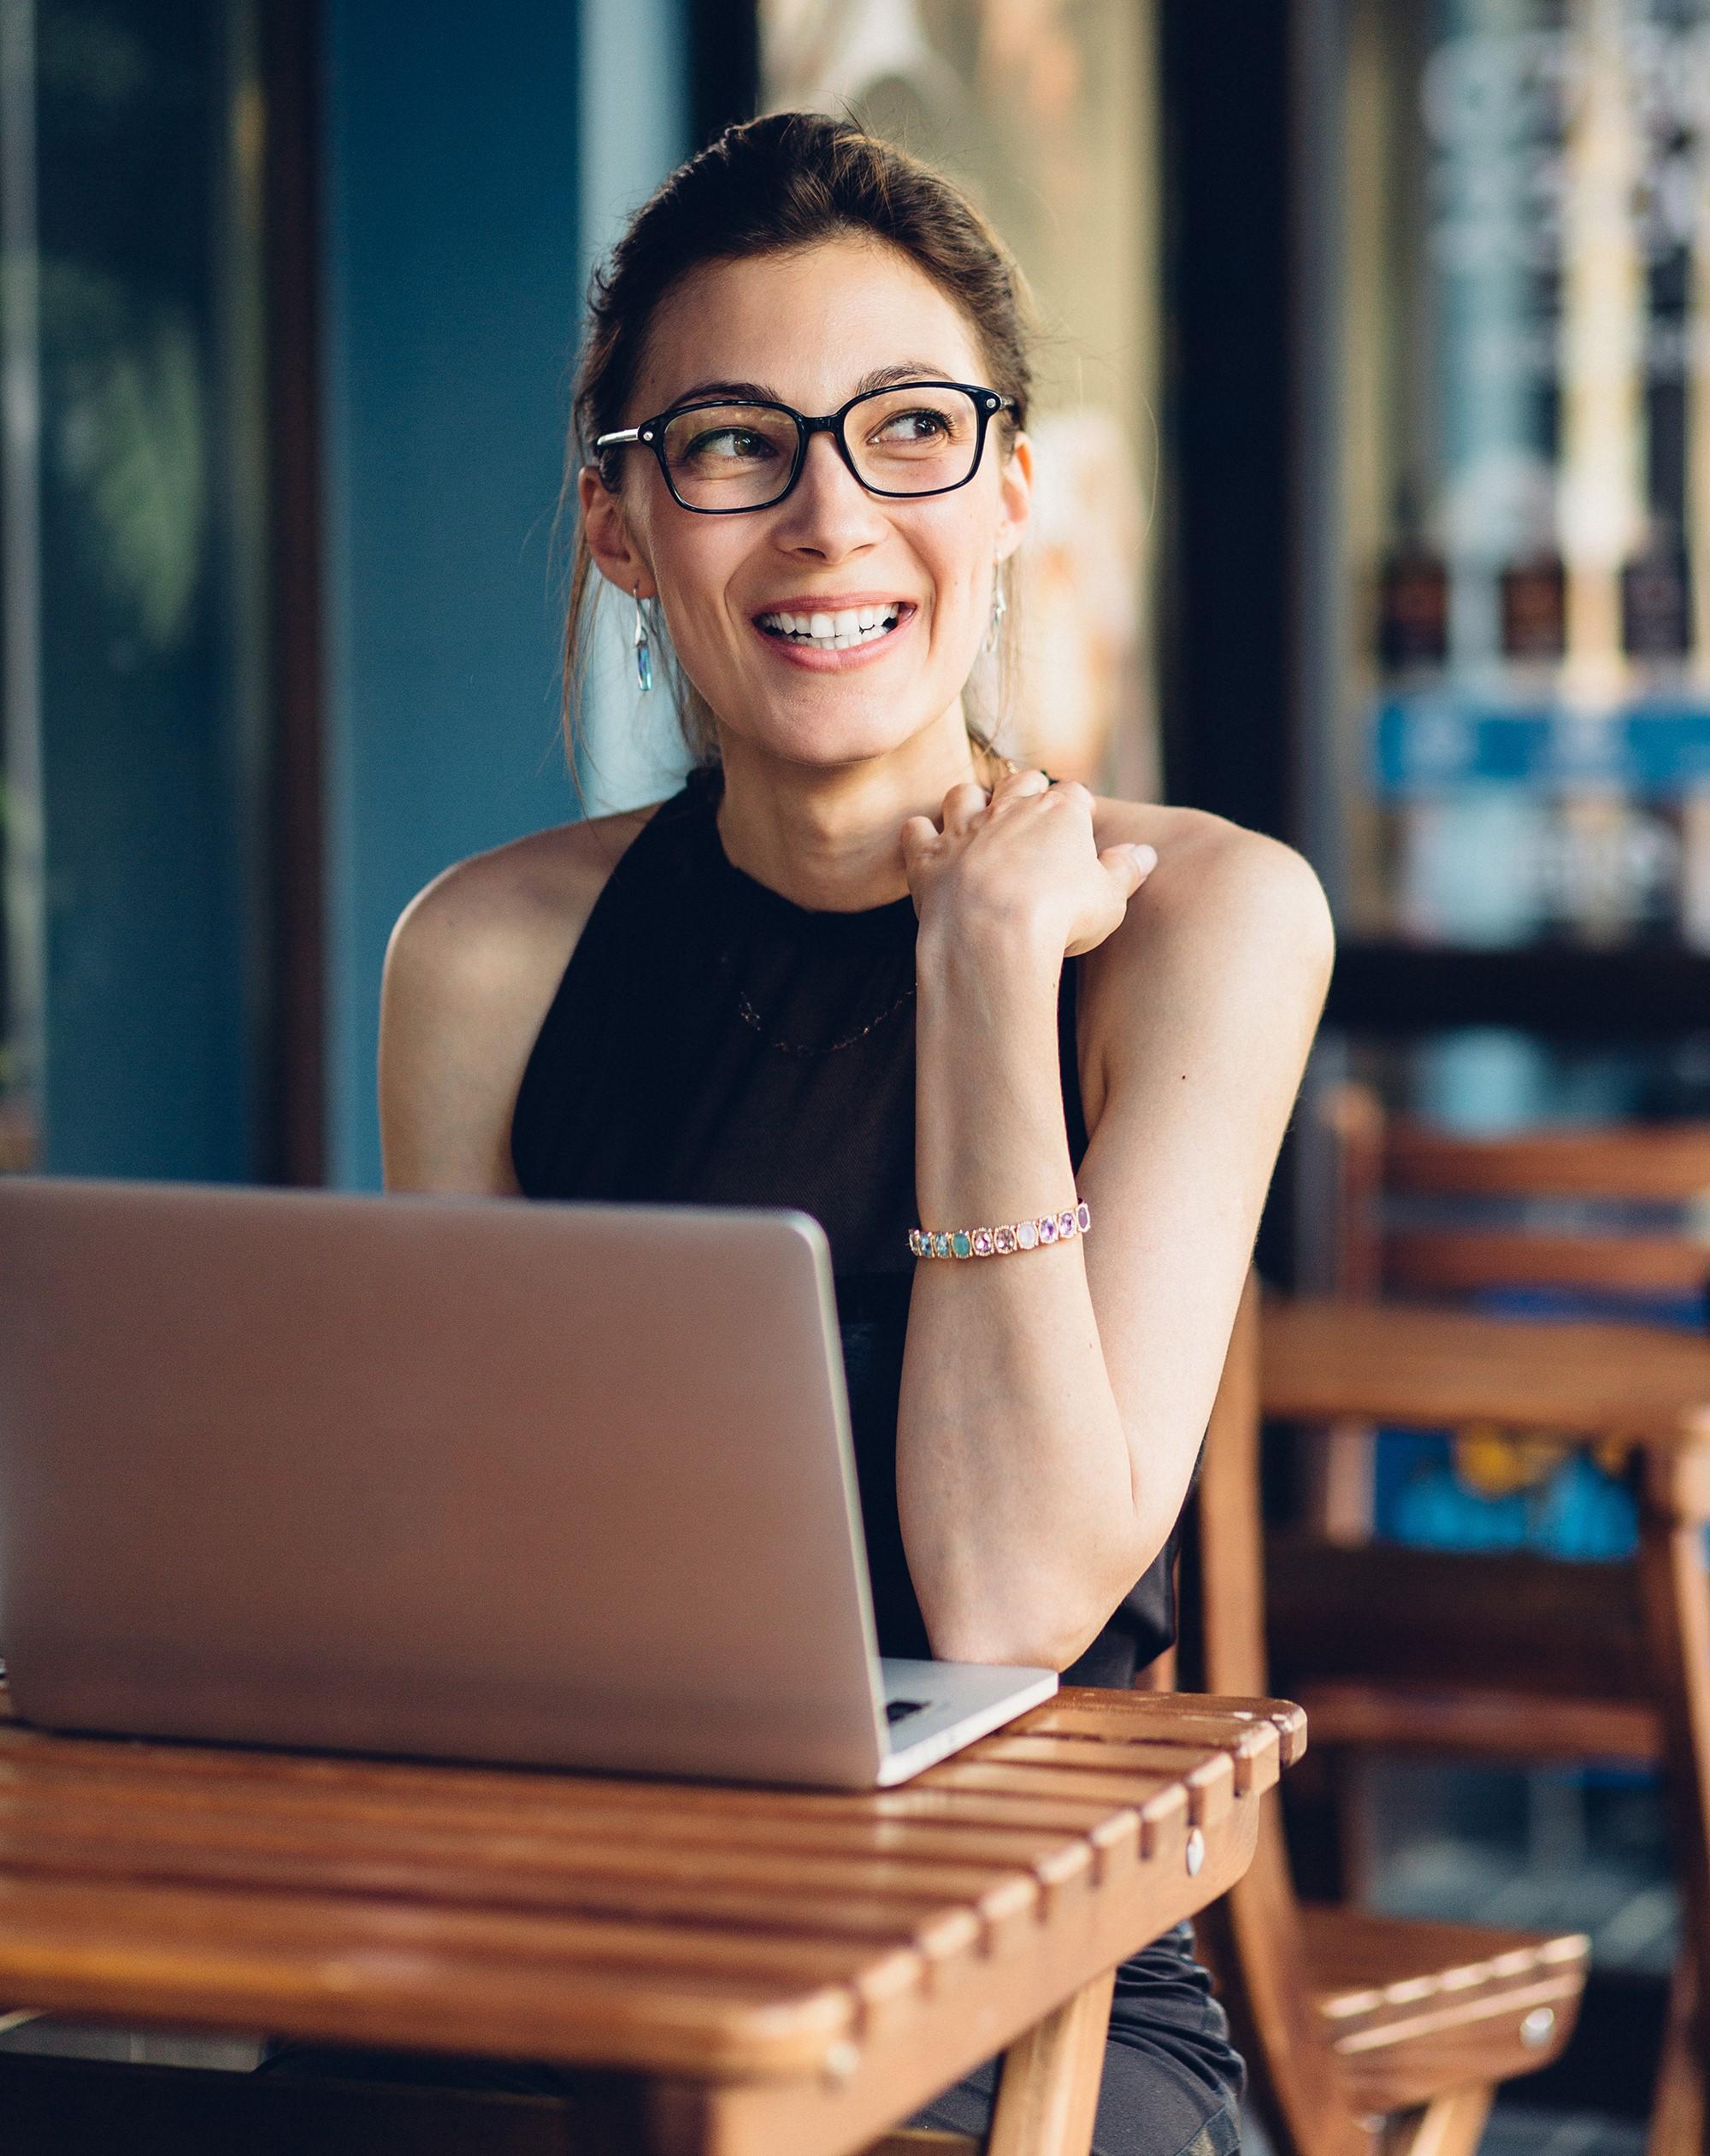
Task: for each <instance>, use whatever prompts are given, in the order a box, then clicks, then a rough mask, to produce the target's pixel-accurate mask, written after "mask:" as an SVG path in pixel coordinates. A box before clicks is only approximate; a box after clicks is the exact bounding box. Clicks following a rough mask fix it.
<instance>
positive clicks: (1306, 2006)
mask: <svg viewBox="0 0 1710 2156" xmlns="http://www.w3.org/2000/svg"><path fill="white" fill-rule="evenodd" d="M1259 1437H1260V1423H1259V1277H1258V1275H1257V1274H1256V1273H1249V1274H1248V1275H1247V1286H1246V1288H1245V1290H1244V1292H1243V1293H1242V1295H1241V1306H1240V1308H1239V1310H1238V1311H1237V1312H1236V1315H1235V1327H1234V1330H1233V1332H1232V1334H1231V1335H1230V1338H1229V1352H1228V1355H1227V1357H1226V1358H1225V1361H1224V1374H1223V1379H1222V1381H1221V1383H1220V1384H1219V1386H1218V1396H1217V1399H1216V1402H1215V1404H1214V1405H1213V1407H1212V1416H1211V1421H1210V1423H1209V1424H1208V1426H1207V1428H1206V1446H1205V1453H1204V1457H1203V1458H1202V1460H1201V1462H1200V1475H1199V1481H1198V1484H1197V1487H1196V1491H1195V1495H1194V1503H1193V1505H1192V1507H1191V1508H1190V1511H1189V1514H1188V1529H1187V1533H1186V1535H1185V1537H1184V1540H1183V1548H1182V1666H1183V1669H1184V1671H1185V1673H1186V1676H1185V1681H1186V1682H1187V1683H1188V1685H1190V1686H1191V1687H1193V1688H1195V1689H1202V1690H1205V1691H1207V1692H1215V1693H1222V1694H1225V1695H1229V1696H1234V1697H1240V1698H1248V1699H1252V1698H1262V1697H1263V1696H1264V1695H1265V1689H1266V1669H1265V1538H1264V1523H1263V1518H1262V1513H1261V1507H1260V1499H1259ZM1309 1741H1310V1733H1309ZM1199 1928H1200V1937H1201V1940H1202V1942H1203V1944H1204V1947H1205V1949H1206V1957H1207V1959H1208V1960H1209V1962H1210V1963H1211V1965H1212V1968H1213V1970H1215V1971H1216V1973H1217V1975H1218V1978H1219V1983H1220V1988H1221V1991H1222V1993H1223V1996H1224V2003H1225V2005H1226V2006H1227V2007H1228V2009H1229V2018H1230V2021H1231V2023H1232V2024H1233V2027H1234V2031H1235V2041H1236V2043H1237V2045H1238V2046H1239V2047H1240V2048H1241V2051H1242V2052H1243V2053H1245V2054H1246V2055H1247V2059H1248V2061H1249V2063H1250V2065H1252V2067H1253V2088H1252V2099H1253V2102H1254V2104H1255V2105H1256V2106H1257V2107H1258V2108H1259V2113H1260V2116H1261V2118H1263V2119H1264V2122H1265V2128H1266V2129H1267V2131H1268V2132H1269V2134H1270V2135H1271V2140H1272V2141H1273V2142H1274V2144H1275V2146H1276V2147H1277V2152H1278V2156H1367V2152H1369V2151H1370V2149H1371V2146H1372V2141H1371V2133H1370V2130H1369V2129H1367V2128H1366V2127H1365V2125H1364V2124H1362V2122H1361V2121H1360V2119H1359V2117H1358V2116H1357V2115H1356V2112H1355V2110H1354V2106H1353V2101H1352V2100H1351V2097H1350V2094H1349V2092H1348V2088H1347V2082H1346V2078H1345V2076H1344V2074H1343V2071H1342V2068H1341V2062H1340V2060H1339V2059H1337V2058H1336V2053H1335V2052H1334V2051H1333V2050H1332V2048H1331V2046H1330V2035H1329V2032H1328V2030H1327V2029H1326V2027H1325V2025H1324V2020H1323V2018H1322V2016H1321V2015H1320V2014H1319V2012H1318V2008H1317V2006H1316V2003H1315V2001H1314V2000H1313V1996H1312V1984H1311V1981H1310V1976H1309V1972H1308V1970H1307V1966H1306V1952H1305V1945H1304V1941H1303V1937H1302V1933H1301V1925H1300V1907H1299V1905H1298V1903H1297V1901H1296V1900H1295V1895H1294V1878H1293V1876H1292V1874H1291V1872H1290V1870H1289V1865H1288V1850H1287V1847H1286V1845H1285V1843H1284V1841H1283V1837H1282V1818H1281V1815H1280V1813H1279V1811H1278V1810H1277V1795H1276V1793H1275V1792H1272V1793H1271V1794H1268V1795H1267V1796H1266V1797H1265V1800H1264V1806H1263V1809H1262V1811H1261V1813H1260V1817H1259V1840H1258V1845H1257V1847H1256V1849H1255V1852H1254V1854H1253V1863H1252V1864H1251V1865H1250V1866H1249V1868H1248V1869H1247V1872H1246V1873H1245V1875H1244V1876H1242V1878H1241V1880H1240V1881H1239V1882H1238V1883H1237V1884H1236V1885H1235V1887H1233V1888H1231V1889H1230V1891H1229V1893H1228V1894H1225V1895H1224V1897H1223V1899H1222V1900H1220V1901H1218V1902H1215V1903H1213V1904H1212V1907H1211V1908H1210V1909H1208V1910H1206V1912H1205V1913H1204V1915H1203V1916H1202V1917H1200V1919H1199Z"/></svg>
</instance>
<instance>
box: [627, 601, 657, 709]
mask: <svg viewBox="0 0 1710 2156" xmlns="http://www.w3.org/2000/svg"><path fill="white" fill-rule="evenodd" d="M632 592H633V596H634V600H635V633H634V636H633V637H632V638H631V639H630V640H631V642H632V643H633V644H634V646H635V680H636V683H637V685H638V686H639V687H640V690H641V691H642V693H643V694H644V695H645V694H646V692H647V691H648V690H649V689H651V688H652V686H653V645H652V640H651V639H650V638H649V636H648V634H647V615H646V609H645V608H644V607H643V606H642V604H641V586H640V585H639V584H637V585H634V586H632Z"/></svg>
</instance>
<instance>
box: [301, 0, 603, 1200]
mask: <svg viewBox="0 0 1710 2156" xmlns="http://www.w3.org/2000/svg"><path fill="white" fill-rule="evenodd" d="M327 34H328V52H327V68H328V72H327V98H326V128H327V136H326V158H325V167H324V177H325V192H324V199H325V203H326V217H327V224H326V233H325V248H326V254H325V262H326V283H325V291H326V305H327V345H326V351H325V386H326V411H327V442H326V454H327V465H326V476H327V494H326V500H327V556H326V569H325V574H326V588H327V693H326V702H325V711H326V784H327V879H328V885H327V1018H328V1025H327V1042H328V1071H327V1084H328V1139H329V1144H328V1176H329V1180H330V1181H334V1182H336V1183H339V1184H341V1185H345V1186H350V1187H373V1186H374V1185H376V1184H377V1183H378V1182H379V1180H380V1138H379V1125H378V1117H377V1113H376V1108H375V1101H374V1055H375V1049H376V1046H377V1040H378V1019H379V994H380V969H381V963H382V960H383V957H384V954H385V950H386V937H387V935H388V934H389V932H390V930H391V928H392V923H393V922H394V921H395V920H396V919H397V917H398V913H399V912H400V910H402V908H403V907H404V904H406V902H407V901H408V900H409V898H410V897H411V895H412V894H413V893H414V892H416V891H417V890H419V889H420V888H421V887H422V885H423V884H424V883H426V882H428V881H429V880H430V879H431V878H432V877H433V875H436V874H438V872H439V870H440V869H444V868H445V867H446V866H447V865H448V864H449V863H451V862H453V861H456V860H458V859H460V858H462V857H464V856H465V855H468V854H469V853H472V852H476V851H481V849H483V848H485V847H487V846H492V845H498V844H500V843H501V842H502V841H504V840H505V839H512V838H515V837H516V836H517V835H518V834H520V833H522V832H526V831H529V830H534V829H537V828H540V827H541V826H543V825H546V824H549V823H554V822H563V820H565V819H566V818H567V817H569V816H571V815H573V814H574V813H575V801H574V797H573V795H572V792H571V790H570V786H569V780H568V777H567V775H566V773H565V768H564V761H563V751H562V749H561V746H560V744H559V738H558V732H557V639H558V621H557V610H556V598H557V594H556V588H555V586H556V581H557V580H556V578H555V574H554V568H553V563H552V562H551V555H550V546H549V542H550V538H551V524H552V518H553V512H554V508H555V504H556V501H557V491H558V486H559V482H560V478H561V474H562V460H563V428H564V424H565V419H566V415H567V409H568V398H569V371H570V368H571V366H572V363H573V361H574V356H575V351H574V346H575V335H576V322H577V315H578V312H579V308H580V299H581V228H580V225H579V221H578V157H579V144H578V127H577V97H578V58H579V55H578V34H577V9H576V8H575V4H574V0H563V4H559V5H543V4H540V0H499V3H498V4H497V5H495V6H493V7H492V8H488V9H480V10H472V9H469V7H468V6H467V5H465V4H463V0H412V4H410V5H409V6H407V7H406V6H404V5H402V4H393V5H391V6H386V5H380V4H376V0H332V4H331V5H330V7H329V9H328V10H327Z"/></svg>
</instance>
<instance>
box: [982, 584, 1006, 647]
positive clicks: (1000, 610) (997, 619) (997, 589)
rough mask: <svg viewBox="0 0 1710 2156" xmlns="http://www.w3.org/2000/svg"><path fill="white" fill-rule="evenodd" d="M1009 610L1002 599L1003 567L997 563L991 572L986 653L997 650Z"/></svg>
mask: <svg viewBox="0 0 1710 2156" xmlns="http://www.w3.org/2000/svg"><path fill="white" fill-rule="evenodd" d="M1009 610H1010V607H1009V601H1008V600H1007V599H1006V598H1005V597H1004V572H1003V566H1002V564H1001V563H996V564H994V567H993V570H992V626H991V627H989V628H988V630H987V631H986V649H987V650H988V651H996V650H997V648H998V638H999V635H1000V634H1001V633H1002V630H1003V626H1004V616H1005V614H1007V613H1008V612H1009Z"/></svg>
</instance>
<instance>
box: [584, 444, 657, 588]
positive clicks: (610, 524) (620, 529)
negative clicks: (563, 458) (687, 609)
mask: <svg viewBox="0 0 1710 2156" xmlns="http://www.w3.org/2000/svg"><path fill="white" fill-rule="evenodd" d="M576 496H577V499H578V500H579V501H580V502H581V512H582V531H583V533H584V534H585V536H586V537H587V545H588V552H589V554H590V555H591V556H592V557H593V565H594V567H595V568H597V569H598V571H599V573H600V574H601V575H602V576H603V577H604V578H605V580H606V581H607V582H608V583H609V584H615V585H616V586H617V588H618V590H619V591H620V592H624V593H625V594H626V595H628V594H630V593H635V594H637V595H638V596H639V597H640V598H644V599H651V598H655V597H657V588H658V587H657V586H656V585H655V583H654V581H653V574H652V570H651V569H650V568H648V566H647V564H646V562H645V561H644V560H643V559H642V558H641V556H640V554H639V553H638V552H637V551H636V547H635V542H634V539H632V538H631V536H630V532H629V520H628V517H627V516H626V515H624V514H623V504H622V502H621V501H619V499H618V498H617V497H616V494H614V493H613V492H611V490H610V487H608V486H606V484H605V482H604V480H602V479H601V477H600V475H599V474H598V472H597V471H595V470H594V468H593V466H592V465H590V464H584V465H583V466H582V468H581V471H580V472H578V473H577V474H576Z"/></svg>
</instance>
